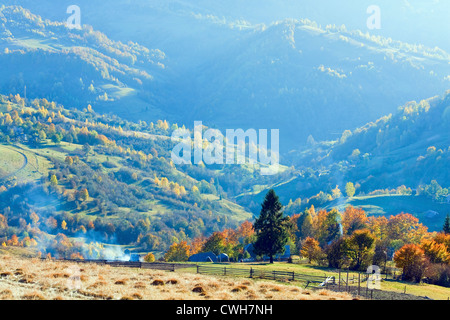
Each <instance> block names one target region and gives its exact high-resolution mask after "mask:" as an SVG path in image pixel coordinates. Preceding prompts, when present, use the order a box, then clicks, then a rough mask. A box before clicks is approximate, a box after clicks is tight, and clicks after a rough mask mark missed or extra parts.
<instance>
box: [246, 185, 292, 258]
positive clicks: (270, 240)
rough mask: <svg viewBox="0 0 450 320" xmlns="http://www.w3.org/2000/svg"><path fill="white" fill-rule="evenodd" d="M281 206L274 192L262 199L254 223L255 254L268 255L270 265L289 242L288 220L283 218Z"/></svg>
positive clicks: (271, 191)
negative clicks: (258, 213) (259, 210)
mask: <svg viewBox="0 0 450 320" xmlns="http://www.w3.org/2000/svg"><path fill="white" fill-rule="evenodd" d="M282 209H283V205H282V204H281V202H280V199H279V198H278V196H277V195H276V193H275V191H274V190H272V189H271V190H269V192H268V193H267V194H266V197H265V198H264V202H263V204H262V208H261V213H260V215H259V217H258V218H257V219H256V221H255V223H254V229H255V231H256V242H255V244H254V250H255V253H256V254H258V255H268V256H269V259H270V263H273V257H274V256H275V255H276V254H277V253H283V252H284V248H285V246H286V244H287V243H288V241H289V218H288V217H285V216H283V211H282Z"/></svg>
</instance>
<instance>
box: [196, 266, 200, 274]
mask: <svg viewBox="0 0 450 320" xmlns="http://www.w3.org/2000/svg"><path fill="white" fill-rule="evenodd" d="M199 267H200V266H199V265H197V273H200V272H199V270H198V269H199Z"/></svg>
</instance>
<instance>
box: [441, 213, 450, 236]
mask: <svg viewBox="0 0 450 320" xmlns="http://www.w3.org/2000/svg"><path fill="white" fill-rule="evenodd" d="M442 231H444V233H445V234H450V215H448V214H447V217H446V218H445V222H444V227H443V228H442Z"/></svg>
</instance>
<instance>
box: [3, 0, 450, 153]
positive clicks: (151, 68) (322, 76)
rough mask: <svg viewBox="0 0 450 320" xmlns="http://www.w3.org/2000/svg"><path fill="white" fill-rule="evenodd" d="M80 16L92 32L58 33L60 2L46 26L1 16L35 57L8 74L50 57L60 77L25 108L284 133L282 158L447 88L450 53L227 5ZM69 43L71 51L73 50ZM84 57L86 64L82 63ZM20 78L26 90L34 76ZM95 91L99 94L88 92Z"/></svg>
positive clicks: (117, 5) (110, 7) (18, 87)
mask: <svg viewBox="0 0 450 320" xmlns="http://www.w3.org/2000/svg"><path fill="white" fill-rule="evenodd" d="M12 2H14V3H19V4H20V2H21V1H12ZM24 3H26V4H27V5H28V6H30V7H33V8H34V6H33V5H32V4H29V3H28V2H26V1H25V2H24ZM79 5H80V7H81V8H82V17H83V20H82V22H83V23H85V24H86V25H85V26H84V27H83V29H82V30H81V31H73V30H72V31H69V30H64V28H63V26H62V23H64V22H65V20H66V19H67V17H68V15H67V14H66V13H65V10H66V9H67V6H68V4H67V5H66V3H64V2H61V3H58V5H54V3H53V2H51V3H49V2H46V1H43V2H42V3H41V4H40V5H39V6H42V8H45V11H43V9H42V8H35V10H37V11H39V12H40V14H41V15H42V18H38V17H37V16H33V15H32V13H33V11H32V12H31V14H30V13H28V14H26V15H24V14H20V15H17V14H16V13H12V12H15V11H21V10H22V9H20V8H19V7H16V8H15V9H11V7H6V8H5V9H3V14H4V16H5V17H7V18H8V19H7V20H8V21H10V22H9V23H7V24H5V27H6V29H7V30H8V31H9V32H10V34H8V36H7V37H6V38H4V40H3V43H4V45H3V46H6V44H5V43H7V44H8V46H14V47H15V46H16V45H17V44H18V43H21V44H22V45H23V44H28V46H31V47H33V46H34V47H35V48H36V47H37V48H36V49H37V50H38V51H37V52H35V53H31V52H30V53H28V54H27V55H26V56H25V57H21V59H20V60H22V58H23V59H24V61H20V62H21V63H20V65H18V66H15V64H17V63H19V60H14V61H11V60H9V59H7V60H6V61H7V63H8V65H10V67H11V71H12V68H15V70H20V69H21V68H23V67H22V66H27V64H28V65H29V64H30V63H31V61H33V60H31V61H30V59H32V58H31V56H34V55H38V56H42V55H43V53H44V52H45V55H44V56H45V57H46V59H45V60H43V62H45V63H44V64H39V65H40V66H42V68H43V69H44V68H46V67H48V66H49V65H50V64H51V66H52V68H51V69H55V68H56V73H55V72H52V73H51V74H50V77H51V78H53V79H54V81H52V82H51V83H52V85H51V87H50V88H49V87H48V86H49V85H48V84H47V82H45V84H44V83H43V84H42V85H41V86H34V85H33V84H36V83H38V82H32V83H33V84H30V85H28V86H27V90H28V96H29V97H32V96H31V94H34V97H38V98H42V97H46V98H48V99H52V100H53V99H56V98H58V101H60V102H62V103H64V104H65V105H66V106H67V107H72V106H73V105H76V103H77V102H78V103H81V102H83V103H85V104H86V103H91V104H92V105H93V106H94V107H95V108H96V110H98V111H99V112H102V113H107V112H113V113H115V114H119V115H121V116H122V117H126V118H127V119H129V120H134V121H137V120H139V119H142V120H145V121H156V119H155V115H158V116H159V118H164V119H168V120H170V121H172V122H183V123H192V122H193V121H195V120H202V121H203V122H204V123H205V124H206V125H207V126H214V127H217V128H219V129H225V128H256V129H260V128H278V129H281V130H280V137H281V143H280V148H281V150H282V151H283V152H287V151H290V150H291V149H294V148H297V147H299V146H303V145H305V143H306V141H307V137H308V136H310V135H311V136H312V137H313V138H314V139H315V140H317V141H319V140H324V139H326V140H328V139H332V138H335V137H336V134H340V133H341V132H342V131H344V130H345V129H352V130H353V129H354V128H357V127H359V126H362V125H364V123H367V122H369V121H372V120H373V119H377V118H379V117H381V116H383V115H386V114H389V113H391V112H394V111H395V110H396V108H397V107H398V106H399V105H403V104H404V103H406V102H407V101H410V100H422V99H424V98H426V97H430V96H433V95H436V94H442V92H444V91H445V90H446V89H448V84H449V78H448V75H449V74H450V69H449V63H448V62H449V60H450V59H449V55H448V53H446V52H445V51H443V50H441V49H439V48H438V47H436V48H435V47H433V48H427V47H425V46H423V45H421V44H408V43H404V42H400V41H396V40H393V39H391V38H385V37H382V36H379V35H373V34H369V33H368V32H362V31H359V30H350V29H348V28H346V27H345V26H342V25H338V26H336V25H332V24H328V25H320V24H318V23H316V22H314V21H312V20H308V19H307V18H305V17H298V18H296V19H282V20H279V21H271V22H270V23H269V22H266V23H265V24H262V23H256V22H253V23H252V22H249V21H245V19H244V20H240V19H238V18H236V17H233V16H230V15H225V14H223V15H222V13H221V12H223V11H224V9H223V8H222V9H221V8H220V6H216V7H214V6H213V8H210V9H208V6H199V5H197V4H193V3H190V2H189V1H181V2H180V1H172V2H167V3H165V4H162V3H161V2H158V1H147V2H136V3H133V5H129V4H128V3H126V2H122V1H113V2H108V3H100V2H99V1H97V2H95V1H94V2H92V1H81V3H80V4H79ZM225 11H226V10H225ZM100 13H101V14H100ZM27 17H28V18H27ZM47 17H50V19H52V21H58V23H56V22H55V23H56V24H59V25H60V27H59V28H58V30H54V29H55V27H52V23H51V22H45V23H47V24H48V26H46V25H45V23H43V24H41V25H38V26H36V23H33V22H32V21H35V20H36V19H42V20H43V21H47V20H45V19H47ZM129 17H133V19H132V20H130V19H129ZM24 19H25V20H26V19H30V22H26V21H24ZM15 20H18V21H20V26H21V27H20V28H19V30H16V28H12V27H11V26H9V25H10V24H12V22H11V21H15ZM254 21H257V20H254ZM55 23H53V24H55ZM89 24H91V25H92V26H93V27H94V29H92V27H90V26H89ZM27 25H28V26H30V27H28V28H27V27H23V26H27ZM47 29H48V30H47ZM97 30H100V31H101V32H104V34H100V33H99V32H98V31H97ZM49 31H52V32H53V34H52V35H51V36H50V35H49ZM39 34H40V36H38V35H39ZM42 34H43V35H44V36H42ZM105 35H106V36H107V37H108V38H111V39H114V40H115V41H120V42H112V41H110V40H108V38H106V36H105ZM67 38H69V39H72V40H73V41H71V42H69V43H67V41H66V39H67ZM5 39H6V40H5ZM8 39H9V40H8ZM27 39H28V40H27ZM30 39H35V40H32V41H31V40H30ZM130 39H132V41H133V43H132V44H130V43H129V41H130ZM5 41H6V42H5ZM30 42H31V43H30ZM123 43H126V45H124V44H123ZM137 43H139V44H137ZM44 44H45V46H44ZM51 47H53V48H61V47H68V48H67V50H69V52H73V51H75V52H78V51H80V50H81V52H82V53H83V54H81V53H79V54H75V53H72V54H71V55H69V58H71V59H70V60H72V59H76V60H75V62H74V63H75V65H74V66H73V67H71V64H68V63H67V61H65V58H66V57H67V56H66V55H62V56H61V54H58V55H56V56H55V54H52V55H50V54H49V52H48V51H49V50H50V48H51ZM80 47H83V49H80ZM104 47H106V49H105V48H104ZM102 48H103V49H102ZM150 48H153V49H150ZM60 51H61V52H64V50H63V49H60ZM33 52H34V51H33ZM88 52H89V56H88V57H89V59H86V60H88V61H90V63H87V62H86V60H85V59H81V58H80V55H81V56H86V55H87V54H88ZM124 52H126V53H124ZM99 55H100V56H99ZM28 56H30V57H28ZM72 56H73V57H72ZM3 57H4V56H3ZM6 57H8V58H11V56H10V55H8V56H6ZM34 59H36V58H34ZM80 59H81V60H82V64H81V65H80V63H81V62H78V60H80ZM99 60H100V61H101V63H100V61H99ZM26 61H28V63H26ZM94 61H99V62H98V63H97V64H99V66H101V67H99V66H97V69H98V70H95V71H89V70H88V72H82V73H81V72H80V71H81V70H84V69H83V68H88V67H89V66H90V65H91V64H92V63H93V62H94ZM14 62H15V63H14ZM84 64H87V66H84ZM61 65H64V71H67V70H71V69H72V68H73V69H72V70H73V71H74V72H75V74H76V76H73V77H70V79H67V73H64V72H63V71H62V70H59V72H58V67H61ZM47 71H48V68H47V69H46V71H45V74H46V73H47ZM42 72H44V71H42ZM20 73H21V72H17V71H16V72H14V74H18V75H20ZM22 73H24V78H23V79H27V78H28V75H29V74H28V73H26V70H23V71H22ZM70 74H72V72H70ZM86 76H87V77H86ZM15 77H17V76H15ZM33 78H35V76H34V75H30V79H33ZM80 78H81V80H82V81H81V82H82V84H81V83H80ZM13 80H14V79H11V78H10V77H8V78H6V79H4V81H6V83H7V87H6V88H5V90H6V89H8V90H9V91H4V94H9V93H14V94H15V93H21V94H22V93H23V91H24V89H23V87H24V86H25V85H27V83H26V81H20V78H19V79H18V81H19V82H17V81H13ZM27 81H28V79H27ZM92 81H94V83H92ZM58 83H62V85H63V88H67V89H62V88H61V86H59V85H58ZM13 84H14V85H13ZM91 84H93V86H94V88H93V89H94V93H92V92H91V91H89V88H91V89H92V87H90V85H91ZM55 85H56V87H54V86H55ZM58 88H59V89H58ZM69 88H70V91H71V92H72V91H73V92H77V95H76V96H77V98H76V99H77V101H72V100H73V99H75V98H73V96H74V95H68V94H67V92H68V91H67V90H69ZM82 88H84V89H82ZM61 90H63V91H64V92H61ZM37 91H40V92H39V93H40V95H39V94H38V92H37ZM65 93H66V94H65ZM105 93H106V94H107V96H105ZM69 96H70V97H69ZM125 105H126V106H127V108H126V110H127V112H124V110H125V108H124V106H125Z"/></svg>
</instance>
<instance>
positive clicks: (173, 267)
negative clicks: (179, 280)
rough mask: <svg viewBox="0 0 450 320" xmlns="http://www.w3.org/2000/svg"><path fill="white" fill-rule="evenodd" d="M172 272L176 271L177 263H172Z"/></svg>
mask: <svg viewBox="0 0 450 320" xmlns="http://www.w3.org/2000/svg"><path fill="white" fill-rule="evenodd" d="M172 272H175V263H173V264H172Z"/></svg>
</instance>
